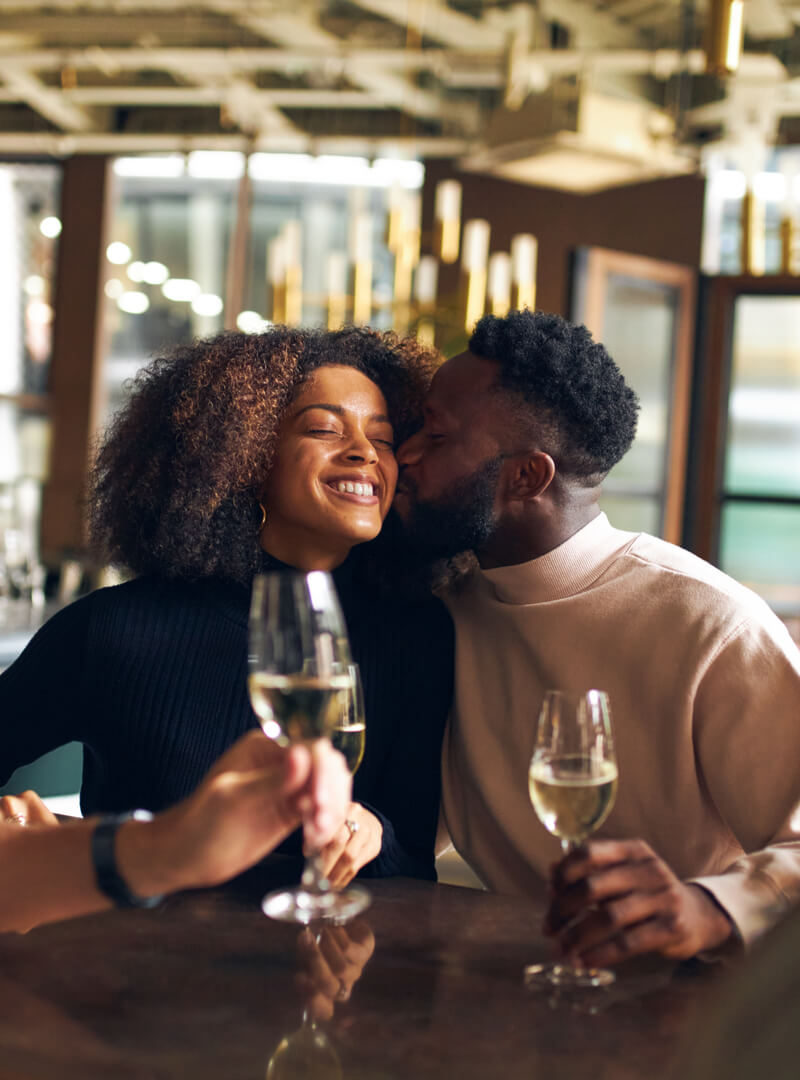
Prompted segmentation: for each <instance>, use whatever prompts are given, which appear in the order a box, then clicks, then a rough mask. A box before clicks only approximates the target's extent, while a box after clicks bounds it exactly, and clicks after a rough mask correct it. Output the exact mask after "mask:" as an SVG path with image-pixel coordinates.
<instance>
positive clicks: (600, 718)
mask: <svg viewBox="0 0 800 1080" xmlns="http://www.w3.org/2000/svg"><path fill="white" fill-rule="evenodd" d="M528 792H529V794H530V799H531V802H532V803H533V808H534V810H535V811H536V816H537V817H538V818H539V820H540V821H541V823H542V824H543V825H544V827H545V828H546V829H547V831H548V832H549V833H551V834H552V835H553V836H557V837H558V838H559V839H560V840H561V849H562V851H563V852H564V854H565V855H566V854H568V853H569V852H570V851H572V850H574V848H576V847H577V846H578V844H580V843H582V841H583V840H585V839H586V837H587V836H589V835H590V834H591V833H593V832H594V830H595V829H597V828H599V826H600V825H602V823H603V822H604V821H605V819H606V818H607V817H608V815H609V813H610V812H611V808H612V806H613V805H614V799H615V798H616V794H617V761H616V757H615V754H614V743H613V739H612V735H611V710H610V707H609V702H608V695H607V694H606V693H604V692H603V691H602V690H588V691H587V692H586V693H585V694H568V693H565V692H563V691H561V690H548V691H547V692H546V693H545V696H544V701H543V702H542V707H541V711H540V713H539V722H538V726H537V731H536V745H535V747H534V751H533V757H532V758H531V763H530V769H529V772H528ZM614 978H615V976H614V972H613V971H608V970H606V969H605V968H580V967H574V966H573V965H571V964H530V965H528V967H526V968H525V980H526V982H527V983H528V984H534V985H536V984H540V983H544V984H545V985H549V986H561V987H585V986H608V985H610V984H611V983H612V982H613V981H614Z"/></svg>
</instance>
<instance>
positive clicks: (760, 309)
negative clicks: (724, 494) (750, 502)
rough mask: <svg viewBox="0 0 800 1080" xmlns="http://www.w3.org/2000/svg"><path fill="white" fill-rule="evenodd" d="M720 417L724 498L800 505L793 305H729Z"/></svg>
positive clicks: (799, 337) (798, 332)
mask: <svg viewBox="0 0 800 1080" xmlns="http://www.w3.org/2000/svg"><path fill="white" fill-rule="evenodd" d="M728 410H729V412H728V445H727V452H726V458H725V490H726V491H730V492H734V493H737V494H749V495H791V496H798V497H800V297H797V296H741V297H739V298H738V300H737V301H736V309H735V312H734V328H733V363H732V372H731V392H730V399H729V404H728ZM762 544H763V538H762Z"/></svg>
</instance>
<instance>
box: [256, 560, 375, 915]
mask: <svg viewBox="0 0 800 1080" xmlns="http://www.w3.org/2000/svg"><path fill="white" fill-rule="evenodd" d="M248 664H249V671H250V674H249V677H248V689H249V692H250V702H251V704H252V706H253V711H254V712H255V714H256V716H257V717H258V718H259V720H260V721H261V726H262V728H263V729H264V733H265V734H266V735H267V736H268V737H269V738H271V739H275V740H276V742H278V743H280V744H281V745H284V746H288V745H290V744H293V743H313V742H314V741H316V740H317V739H329V738H330V737H331V734H332V733H333V731H334V729H335V728H336V727H337V725H339V724H340V722H341V716H342V713H343V711H344V710H345V709H346V708H347V699H348V696H350V695H352V690H353V679H354V674H353V665H352V662H351V658H350V645H349V642H348V639H347V630H346V627H345V622H344V616H343V615H342V611H341V608H340V606H339V600H338V597H337V595H336V589H335V587H334V584H333V579H332V578H331V577H330V575H329V574H326V573H324V572H322V571H318V570H315V571H312V572H311V573H308V574H302V573H296V572H288V571H286V572H283V571H280V572H273V573H269V574H261V575H259V576H258V577H257V578H256V579H255V581H254V583H253V595H252V600H251V604H250V628H249V656H248ZM369 902H370V896H369V893H368V892H367V891H366V889H363V888H361V887H360V886H350V887H349V888H348V889H345V890H342V891H341V892H335V891H334V890H333V889H332V888H331V886H330V883H329V882H328V880H327V879H326V878H325V876H324V875H323V873H322V867H321V861H320V858H319V855H318V853H315V854H312V855H310V856H308V858H307V859H306V864H305V867H304V870H303V876H302V878H301V881H300V884H299V885H298V886H296V887H295V888H293V889H283V890H278V891H277V892H273V893H270V894H269V895H268V896H266V897H264V901H263V904H262V907H263V910H264V912H265V914H267V915H269V916H270V918H273V919H281V920H283V921H284V922H297V923H304V924H308V923H311V922H315V921H316V920H319V919H336V920H337V921H339V922H343V921H345V920H347V919H350V918H352V917H353V916H354V915H357V914H358V913H359V912H360V911H363V910H364V908H366V907H367V906H368V905H369Z"/></svg>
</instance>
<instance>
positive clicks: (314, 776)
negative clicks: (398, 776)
mask: <svg viewBox="0 0 800 1080" xmlns="http://www.w3.org/2000/svg"><path fill="white" fill-rule="evenodd" d="M349 799H350V776H349V774H348V772H347V769H346V766H345V763H344V760H343V759H342V757H341V755H340V754H338V753H337V752H336V751H334V750H333V749H331V747H330V746H328V745H327V744H326V743H324V742H319V743H316V744H314V746H312V747H306V746H297V747H292V748H291V749H289V750H285V749H282V748H281V747H279V746H277V745H276V744H275V743H274V742H271V741H270V740H269V739H266V738H265V737H264V735H263V734H262V732H260V731H250V732H248V733H247V734H246V735H243V736H242V737H241V739H239V740H238V741H237V743H236V744H235V745H234V746H232V747H231V748H230V749H229V750H228V751H227V752H226V753H225V754H224V755H223V756H222V757H221V758H220V760H219V761H218V762H217V763H216V765H215V766H214V767H213V769H212V770H211V771H210V772H209V774H208V776H207V777H206V778H205V779H204V780H203V781H202V783H201V784H200V786H199V787H198V788H197V790H196V791H195V792H194V794H193V795H191V796H190V797H189V798H188V799H185V800H184V801H183V802H181V803H178V804H177V805H175V806H173V807H171V808H170V809H169V810H165V811H163V812H162V813H160V814H157V815H156V816H155V817H154V818H152V820H136V819H134V818H133V817H131V818H129V819H128V820H126V821H124V822H117V823H116V828H115V833H114V837H113V845H112V848H111V852H110V858H111V863H110V866H111V868H112V869H113V875H114V878H115V881H116V883H117V889H114V888H112V889H110V891H109V886H108V880H109V878H108V875H109V864H108V862H107V861H106V862H104V863H103V864H102V865H99V864H98V862H97V852H98V849H97V847H96V836H97V832H98V829H102V828H104V827H105V822H103V820H102V819H97V818H88V819H84V820H77V819H76V820H75V821H74V822H70V823H68V824H65V825H63V826H59V824H58V822H57V821H56V819H55V818H54V817H53V816H52V815H51V814H49V812H48V811H47V810H46V808H45V807H43V805H42V804H41V802H40V800H39V799H38V797H37V796H36V795H35V794H34V793H32V792H25V793H24V794H23V795H21V796H15V797H13V800H10V801H11V805H10V806H9V800H6V799H4V800H3V805H2V810H3V812H8V810H9V809H11V810H12V811H13V813H12V817H11V820H10V821H7V820H2V821H0V865H2V868H3V873H2V874H0V931H2V930H28V929H30V928H31V927H32V926H35V925H38V924H39V923H43V922H50V921H53V920H59V919H66V918H70V917H73V916H76V915H86V914H89V913H91V912H94V911H101V910H103V909H104V908H108V907H110V906H111V903H112V902H117V903H120V902H121V901H124V903H125V904H127V905H130V904H138V905H141V906H143V907H152V906H154V901H155V899H156V898H158V897H160V896H161V895H163V894H165V893H170V892H175V891H177V890H182V889H191V888H200V887H208V886H213V885H218V884H220V883H221V882H223V881H227V879H228V878H230V877H233V876H234V875H236V874H238V873H240V872H241V871H243V870H246V869H247V868H248V867H250V866H252V865H253V864H254V863H255V862H257V861H258V860H259V859H261V858H262V857H263V856H264V855H266V854H268V853H269V852H270V851H272V850H273V848H275V846H276V845H277V844H279V843H280V842H281V840H283V839H284V838H285V837H286V836H287V835H288V834H289V833H290V832H291V831H292V830H293V829H295V828H296V827H297V825H298V824H299V822H300V821H301V820H302V821H303V822H304V830H305V834H306V837H307V840H308V842H309V843H311V844H313V845H320V844H324V843H326V842H327V841H328V840H330V838H331V836H332V835H333V834H334V833H335V832H336V830H337V828H338V827H339V822H340V821H341V817H342V814H343V813H344V812H345V809H346V807H347V805H348V803H349ZM105 858H106V856H105V855H104V859H105ZM120 883H121V889H122V892H121V893H120V892H119V891H117V890H118V888H119V887H120Z"/></svg>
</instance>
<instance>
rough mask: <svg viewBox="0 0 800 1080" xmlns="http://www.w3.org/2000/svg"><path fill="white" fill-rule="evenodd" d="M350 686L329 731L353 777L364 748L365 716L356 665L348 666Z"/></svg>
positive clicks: (343, 693) (365, 733) (343, 694)
mask: <svg viewBox="0 0 800 1080" xmlns="http://www.w3.org/2000/svg"><path fill="white" fill-rule="evenodd" d="M348 670H349V672H350V686H349V687H348V688H347V690H345V691H343V692H342V694H341V697H340V701H341V709H340V712H339V716H338V718H337V721H336V724H335V726H334V727H333V729H332V731H331V742H332V743H333V747H334V749H335V750H338V751H339V753H340V754H341V755H342V756H343V757H344V760H345V761H346V762H347V768H348V769H349V770H350V773H351V774H352V775H353V776H355V774H356V771H357V770H358V766H359V765H360V764H361V759H362V758H363V757H364V748H365V746H366V735H367V725H366V715H365V712H364V689H363V686H362V684H361V672H360V671H359V669H358V664H350V665H349V668H348Z"/></svg>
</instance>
